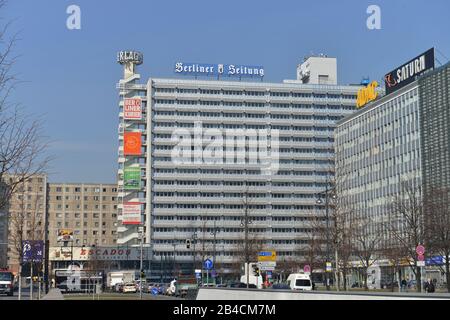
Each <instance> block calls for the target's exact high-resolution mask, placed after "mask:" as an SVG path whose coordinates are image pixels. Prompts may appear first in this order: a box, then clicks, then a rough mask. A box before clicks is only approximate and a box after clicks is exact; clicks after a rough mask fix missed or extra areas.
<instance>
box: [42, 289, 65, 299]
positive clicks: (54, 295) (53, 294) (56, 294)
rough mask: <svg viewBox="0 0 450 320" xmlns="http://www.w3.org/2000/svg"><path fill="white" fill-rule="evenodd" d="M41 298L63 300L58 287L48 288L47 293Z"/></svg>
mask: <svg viewBox="0 0 450 320" xmlns="http://www.w3.org/2000/svg"><path fill="white" fill-rule="evenodd" d="M41 300H64V296H63V295H62V293H61V290H59V289H50V291H49V293H48V294H47V295H45V296H44V297H43V298H42V299H41Z"/></svg>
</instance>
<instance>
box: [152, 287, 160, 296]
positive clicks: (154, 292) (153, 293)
mask: <svg viewBox="0 0 450 320" xmlns="http://www.w3.org/2000/svg"><path fill="white" fill-rule="evenodd" d="M158 294H159V290H158V288H152V295H154V296H157V295H158Z"/></svg>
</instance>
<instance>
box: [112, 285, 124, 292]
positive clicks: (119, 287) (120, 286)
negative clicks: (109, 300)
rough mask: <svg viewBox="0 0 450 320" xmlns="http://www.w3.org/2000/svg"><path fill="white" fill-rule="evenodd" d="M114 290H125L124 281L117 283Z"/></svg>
mask: <svg viewBox="0 0 450 320" xmlns="http://www.w3.org/2000/svg"><path fill="white" fill-rule="evenodd" d="M114 291H115V292H123V283H116V285H115V286H114Z"/></svg>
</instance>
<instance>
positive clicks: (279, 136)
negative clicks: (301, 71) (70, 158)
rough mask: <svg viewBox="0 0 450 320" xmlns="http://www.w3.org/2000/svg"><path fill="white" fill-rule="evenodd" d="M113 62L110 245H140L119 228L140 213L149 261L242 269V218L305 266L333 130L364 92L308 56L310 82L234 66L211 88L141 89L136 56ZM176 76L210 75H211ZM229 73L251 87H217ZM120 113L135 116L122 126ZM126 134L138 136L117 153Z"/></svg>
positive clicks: (181, 83)
mask: <svg viewBox="0 0 450 320" xmlns="http://www.w3.org/2000/svg"><path fill="white" fill-rule="evenodd" d="M310 59H312V58H310ZM308 61H310V60H308ZM119 62H121V63H123V64H125V66H126V67H125V75H124V76H125V78H124V79H122V80H120V82H119V84H118V89H119V94H120V114H119V115H120V127H119V141H120V147H119V171H118V177H119V228H118V233H119V235H118V236H119V238H118V244H130V245H133V244H134V245H135V244H138V243H139V235H138V231H137V230H138V226H137V225H133V224H122V223H121V221H123V219H125V220H126V222H127V223H137V220H139V219H137V218H136V217H137V215H136V214H137V213H138V211H139V208H140V209H141V210H142V217H141V219H140V221H141V222H142V224H143V226H144V227H145V231H144V234H145V243H146V244H148V245H150V246H151V248H152V250H153V253H154V259H155V260H156V261H159V259H161V260H162V257H164V258H167V257H169V258H170V259H173V260H174V261H178V262H183V261H186V262H190V261H193V259H194V257H193V254H194V250H195V252H196V254H197V257H196V259H197V261H200V259H202V258H204V257H211V258H215V260H216V262H217V263H220V264H222V266H224V268H225V269H226V268H227V267H231V265H232V263H233V262H234V261H236V260H237V259H239V255H240V253H239V250H240V249H239V248H242V246H243V239H244V227H243V225H245V223H243V222H244V220H245V219H244V216H245V212H247V214H248V217H249V222H250V223H249V224H248V226H249V227H250V232H249V237H250V238H252V239H257V240H255V241H256V242H258V243H259V244H258V246H259V247H261V248H264V249H267V250H270V249H273V250H276V251H277V257H278V259H279V260H295V261H301V260H303V257H304V250H305V246H306V245H307V241H308V225H309V223H308V222H309V221H310V220H311V219H312V217H315V216H317V215H325V214H324V211H325V210H324V208H323V206H319V205H317V204H316V200H317V197H318V193H320V192H322V191H324V190H325V188H326V185H327V183H328V181H330V173H331V172H332V168H333V166H334V149H333V142H334V138H333V132H334V129H335V123H336V122H337V121H338V120H340V119H342V118H343V117H345V116H346V115H349V114H351V113H352V112H354V111H355V109H356V94H357V91H358V89H360V87H359V86H340V85H337V84H336V83H337V74H336V59H332V58H326V57H315V58H314V62H312V61H311V64H310V65H309V66H308V68H309V69H308V70H309V72H310V80H309V84H304V83H302V82H305V81H306V80H305V79H303V80H302V79H298V80H286V81H284V82H283V83H264V82H262V81H258V80H260V79H261V78H262V76H263V75H264V71H263V69H258V68H251V67H248V68H247V67H243V66H239V67H236V66H233V65H216V67H217V68H218V73H219V79H217V78H216V79H215V80H208V79H202V80H200V79H182V78H181V77H178V78H174V79H157V78H150V79H149V80H148V81H147V83H146V84H142V83H140V82H139V80H140V75H139V74H137V73H135V71H134V66H132V65H131V66H130V64H133V63H136V64H139V63H141V62H142V56H140V55H136V54H133V53H122V55H121V56H120V54H119ZM320 62H323V63H324V64H325V67H324V68H322V67H319V66H321V65H322V64H321V63H320ZM176 68H179V70H182V71H183V72H185V71H186V72H187V73H189V72H198V73H201V72H203V71H204V72H206V73H208V72H211V70H212V72H211V73H214V72H215V71H214V66H212V65H195V64H193V65H192V64H191V65H189V66H188V65H183V64H182V63H178V64H177V65H176ZM208 68H211V69H208ZM233 68H234V69H233ZM317 68H318V69H319V70H317ZM176 70H177V69H176ZM224 70H225V71H224ZM227 70H228V72H230V70H234V71H232V72H237V73H238V74H242V75H243V76H244V75H247V76H248V75H249V74H253V75H255V77H256V78H258V80H254V81H253V82H247V81H230V80H229V79H230V78H227V77H225V76H224V77H223V78H226V79H228V80H226V81H225V80H220V75H221V74H223V72H226V71H227ZM316 73H317V79H314V78H313V75H315V74H316ZM197 75H198V74H197ZM228 75H230V73H228ZM325 76H326V77H327V79H325ZM314 77H315V76H314ZM237 79H238V80H239V79H240V78H237ZM319 83H321V84H319ZM324 83H327V84H324ZM124 105H126V107H125V109H126V110H124ZM132 111H135V112H136V113H135V114H133V112H132ZM125 113H126V114H127V116H126V117H128V118H133V117H134V116H135V117H136V118H139V117H140V113H142V118H140V119H135V120H133V119H124V116H125ZM230 132H232V133H234V137H233V140H230V138H229V135H230ZM129 133H135V135H134V136H133V135H131V136H130V137H129V141H128V142H127V141H125V142H126V143H125V144H126V145H127V146H125V147H124V135H126V134H129ZM199 136H200V140H198V139H197V138H199ZM181 138H183V139H181ZM139 139H141V140H140V141H139ZM227 141H228V142H229V141H234V142H235V143H236V144H227ZM238 141H241V143H242V144H239V142H238ZM136 143H137V144H138V145H136ZM139 143H140V144H141V145H140V146H139ZM183 143H184V144H183ZM231 143H233V142H231ZM222 144H223V146H222ZM211 145H212V147H211ZM262 146H263V148H262ZM133 147H136V150H135V151H140V152H137V154H136V152H133V151H130V149H133ZM139 147H141V148H140V150H137V149H139ZM264 148H266V149H267V150H266V149H264ZM125 149H127V150H128V152H125V153H127V155H125V154H124V151H125ZM261 150H262V151H261ZM130 153H131V155H130ZM133 153H135V154H133ZM262 154H264V155H268V158H269V160H270V161H269V162H264V160H267V159H265V158H264V157H261V155H262ZM253 156H254V157H253ZM252 157H253V158H252ZM211 159H213V160H214V161H209V160H211ZM217 159H220V160H221V161H217ZM255 159H256V160H255ZM252 160H255V161H252ZM267 163H269V164H270V165H269V167H270V168H269V169H270V170H266V169H267V166H266V165H267ZM137 178H139V181H136V180H137ZM246 199H247V200H246ZM130 203H131V204H130ZM140 204H141V205H140ZM133 221H134V222H133ZM187 239H191V246H190V248H187V245H186V241H187ZM193 239H196V241H195V243H194V241H193ZM194 247H195V248H194Z"/></svg>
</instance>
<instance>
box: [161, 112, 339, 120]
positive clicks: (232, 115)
mask: <svg viewBox="0 0 450 320" xmlns="http://www.w3.org/2000/svg"><path fill="white" fill-rule="evenodd" d="M153 116H177V117H212V118H222V117H227V118H249V119H252V118H259V119H287V120H289V119H293V120H317V121H338V120H340V119H342V118H343V117H344V116H331V115H323V116H322V115H297V114H273V113H272V114H270V113H269V114H266V113H229V112H228V113H227V112H200V111H199V112H189V111H154V112H153Z"/></svg>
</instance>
